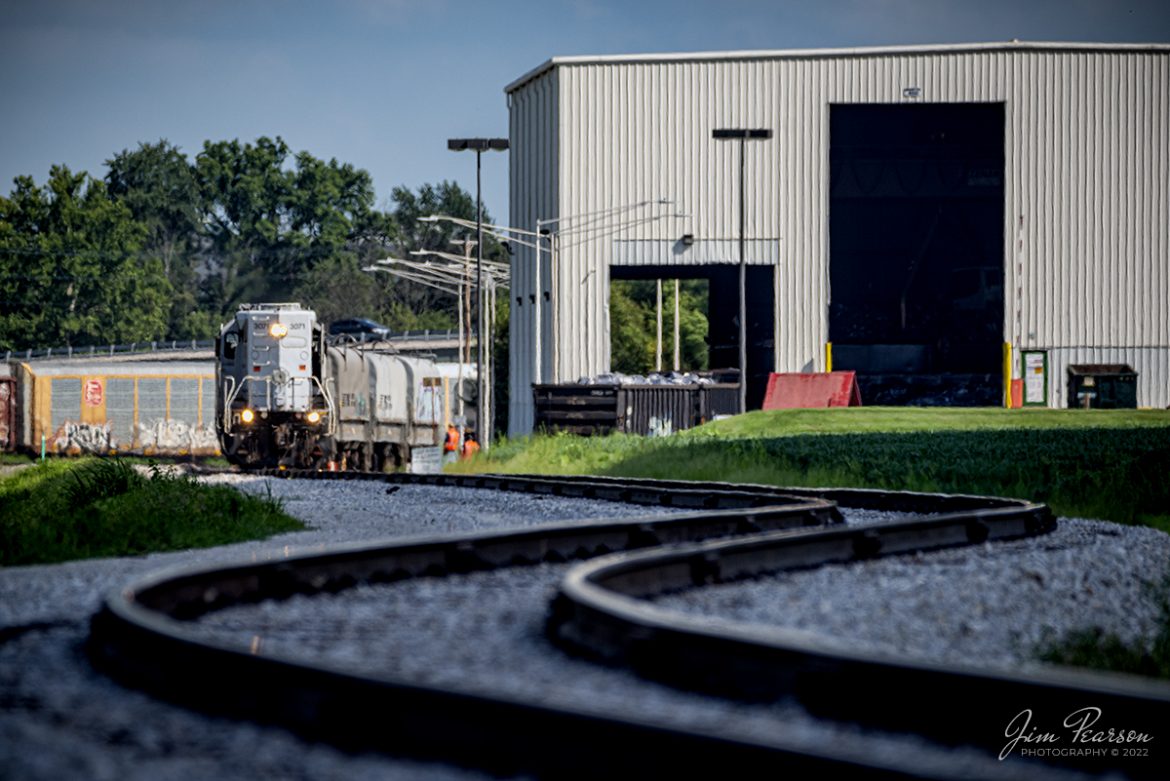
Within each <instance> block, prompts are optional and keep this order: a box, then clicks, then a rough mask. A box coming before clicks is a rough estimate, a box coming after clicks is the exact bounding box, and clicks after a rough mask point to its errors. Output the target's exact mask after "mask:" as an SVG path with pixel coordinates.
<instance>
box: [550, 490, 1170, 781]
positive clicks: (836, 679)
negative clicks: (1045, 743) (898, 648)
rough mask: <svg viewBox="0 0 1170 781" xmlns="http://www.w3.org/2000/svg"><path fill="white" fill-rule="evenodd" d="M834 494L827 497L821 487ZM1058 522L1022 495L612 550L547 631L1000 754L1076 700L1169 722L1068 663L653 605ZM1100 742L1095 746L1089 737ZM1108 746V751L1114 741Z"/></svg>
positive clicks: (1068, 759) (1083, 763) (697, 678)
mask: <svg viewBox="0 0 1170 781" xmlns="http://www.w3.org/2000/svg"><path fill="white" fill-rule="evenodd" d="M826 493H829V494H830V495H831V492H826ZM1053 528H1055V521H1054V520H1053V519H1052V517H1051V514H1050V513H1049V512H1048V510H1047V508H1046V507H1044V506H1042V505H1035V504H1027V503H1024V502H1016V503H1008V502H1004V503H1003V504H1002V505H1001V506H1000V507H998V508H995V507H990V506H988V507H985V508H984V509H981V510H972V511H969V512H961V513H954V514H949V515H944V516H941V517H937V518H931V519H926V520H915V521H905V522H899V523H894V524H889V525H881V526H874V527H869V528H864V529H822V530H817V531H803V532H792V533H787V534H762V535H758V536H756V537H752V538H750V539H736V540H730V541H714V542H708V543H700V544H695V545H688V546H679V547H675V548H672V549H655V550H650V551H641V552H632V553H622V554H613V555H609V556H606V557H602V558H599V559H596V560H594V561H591V562H589V563H586V564H582V565H579V566H577V567H574V568H573V569H572V570H571V571H570V572H569V574H568V575H566V577H565V578H564V580H563V581H562V584H561V587H560V589H559V591H558V594H557V596H556V598H555V599H554V603H553V607H552V609H551V611H550V614H549V620H548V624H547V631H548V634H549V636H550V637H551V638H552V639H553V641H554V642H556V643H558V644H559V645H561V646H562V647H565V648H567V649H570V650H572V651H574V652H577V653H581V654H584V655H586V656H589V657H592V658H595V659H601V660H604V661H606V662H609V663H620V664H624V665H628V666H630V667H632V668H633V669H634V670H635V671H636V672H637V673H638V674H640V675H642V676H644V677H647V678H650V679H653V680H657V681H660V682H665V683H668V684H671V685H673V686H676V687H679V688H684V689H687V690H691V691H699V692H703V693H706V694H712V695H716V696H722V697H730V698H733V699H739V700H746V701H756V702H769V701H777V700H782V699H785V698H795V699H796V700H798V701H799V702H800V703H801V704H802V705H804V707H805V708H806V709H808V710H809V711H810V712H812V713H814V714H817V715H820V716H824V717H826V718H831V719H835V720H838V721H847V722H857V723H862V724H869V725H875V726H880V727H882V728H886V729H894V730H903V731H909V732H914V733H916V734H920V735H924V736H927V737H929V738H931V739H934V740H936V741H940V742H942V743H944V744H948V745H961V744H966V745H974V746H977V747H980V748H983V749H990V750H992V751H994V752H996V753H1000V752H1002V751H1003V749H1004V747H1005V745H1006V744H1007V742H1008V740H1009V738H1010V736H1009V735H1008V734H1007V731H1008V728H1009V727H1010V725H1011V724H1012V722H1013V718H1015V717H1016V716H1017V715H1018V714H1021V712H1022V711H1024V710H1031V711H1032V712H1033V713H1036V714H1043V715H1044V716H1045V717H1046V721H1048V722H1051V723H1052V726H1060V725H1061V721H1063V720H1065V719H1066V718H1067V717H1069V716H1070V715H1071V714H1074V713H1076V712H1078V711H1079V710H1080V709H1082V708H1086V707H1094V708H1101V709H1102V711H1103V713H1104V714H1106V715H1107V716H1108V717H1110V719H1111V721H1112V722H1114V723H1116V722H1117V721H1122V722H1125V723H1126V724H1127V725H1131V726H1138V725H1142V726H1145V727H1146V728H1147V729H1148V728H1149V726H1150V725H1164V724H1167V723H1170V684H1167V683H1165V682H1160V681H1153V680H1150V679H1146V678H1140V677H1137V676H1127V675H1118V674H1110V673H1098V672H1088V671H1082V670H1074V669H1071V668H1043V669H1029V670H1027V671H1007V670H995V669H987V668H982V667H979V666H977V664H974V663H972V664H969V665H958V666H956V665H947V664H941V663H935V662H930V661H917V660H913V659H906V658H902V657H895V656H892V655H889V654H882V653H876V652H872V653H871V652H865V651H860V650H857V649H856V648H853V647H850V646H849V645H848V644H847V643H845V642H844V641H834V640H833V639H831V638H822V637H818V636H816V635H814V634H811V633H809V632H805V631H799V630H789V629H783V628H779V627H771V626H760V625H754V624H743V623H737V622H729V621H722V620H719V619H714V618H706V617H697V616H695V615H692V614H687V613H682V612H679V611H676V610H670V609H666V608H663V607H659V606H656V605H654V604H653V602H652V601H650V600H652V598H653V597H655V596H658V595H661V594H665V593H671V592H678V591H682V590H686V589H690V588H695V587H702V586H705V585H710V584H716V583H728V582H733V581H737V580H744V579H750V578H758V577H761V576H765V575H771V574H775V573H779V572H783V571H790V570H796V569H805V568H813V567H820V566H824V565H827V564H839V563H849V562H857V561H861V560H866V559H871V558H875V557H880V556H893V555H898V554H906V553H912V552H919V551H928V550H939V549H943V548H950V547H957V546H963V545H971V544H978V543H983V542H989V541H993V540H1010V539H1017V538H1021V537H1025V536H1030V535H1033V534H1042V533H1046V532H1048V531H1051V530H1052V529H1053ZM1095 747H1097V748H1100V746H1099V745H1097V746H1095ZM1114 747H1115V746H1113V745H1111V746H1107V747H1106V748H1114ZM1103 753H1104V754H1105V755H1106V756H1104V757H1092V756H1081V755H1080V754H1071V753H1070V754H1069V755H1068V756H1064V755H1061V754H1057V755H1055V756H1053V758H1052V761H1053V762H1055V763H1057V764H1068V765H1072V766H1076V767H1078V768H1080V769H1085V770H1090V771H1102V770H1110V771H1113V772H1119V770H1121V771H1123V772H1126V773H1128V774H1131V775H1133V776H1135V777H1151V778H1153V777H1165V776H1164V772H1165V764H1164V760H1156V759H1144V760H1143V759H1137V758H1127V759H1126V760H1125V763H1124V764H1119V763H1118V761H1117V759H1116V754H1114V757H1113V758H1112V759H1110V758H1109V757H1108V754H1109V753H1110V752H1108V751H1105V752H1103Z"/></svg>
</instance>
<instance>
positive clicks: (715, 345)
mask: <svg viewBox="0 0 1170 781" xmlns="http://www.w3.org/2000/svg"><path fill="white" fill-rule="evenodd" d="M773 274H774V267H773V266H748V267H747V302H746V303H747V313H748V322H747V340H748V343H747V406H748V409H759V408H760V406H761V405H762V404H763V401H764V392H765V391H766V390H767V388H768V375H769V374H770V373H771V372H772V371H774V367H775V361H774V356H775V347H774V342H773V334H774V333H775V311H776V300H775V294H774V290H773ZM609 275H610V279H611V280H612V281H619V280H653V279H705V280H707V306H706V310H705V314H706V317H707V365H708V367H709V368H710V370H711V371H713V372H719V371H720V370H723V369H738V366H739V266H737V265H734V264H724V263H720V264H706V265H695V266H610V270H609ZM611 310H612V306H611ZM612 316H613V313H612V311H611V317H612Z"/></svg>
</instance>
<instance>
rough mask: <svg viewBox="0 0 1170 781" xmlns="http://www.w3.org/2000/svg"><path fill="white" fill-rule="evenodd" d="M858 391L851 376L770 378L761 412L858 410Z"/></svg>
mask: <svg viewBox="0 0 1170 781" xmlns="http://www.w3.org/2000/svg"><path fill="white" fill-rule="evenodd" d="M860 406H861V391H860V390H858V388H857V374H856V373H855V372H828V373H824V372H822V373H819V374H798V373H795V372H793V373H786V374H775V373H773V374H771V375H770V376H769V377H768V391H767V392H766V393H765V394H764V407H763V408H764V409H799V408H812V407H860Z"/></svg>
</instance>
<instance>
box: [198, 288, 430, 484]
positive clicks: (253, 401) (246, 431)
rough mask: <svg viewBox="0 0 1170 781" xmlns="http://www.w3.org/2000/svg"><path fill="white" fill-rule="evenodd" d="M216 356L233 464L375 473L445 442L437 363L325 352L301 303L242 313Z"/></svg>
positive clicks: (357, 348)
mask: <svg viewBox="0 0 1170 781" xmlns="http://www.w3.org/2000/svg"><path fill="white" fill-rule="evenodd" d="M215 355H216V424H215V425H216V434H217V436H218V438H219V444H220V451H221V452H222V453H223V455H224V457H226V458H227V460H228V461H230V462H231V463H233V464H237V465H239V466H241V467H244V468H259V467H280V466H285V467H296V468H308V469H330V470H332V469H359V470H364V471H379V470H383V469H398V468H403V467H405V466H407V465H408V464H409V463H410V461H411V455H412V452H413V451H414V450H416V449H417V448H421V447H436V446H439V445H441V444H442V441H443V437H444V435H445V429H446V426H445V422H446V420H447V418H448V416H449V407H448V404H447V399H446V395H447V390H448V384H447V382H445V380H444V376H443V372H442V371H441V369H440V367H439V366H438V364H436V363H435V362H434V361H432V360H430V359H428V358H420V357H411V356H405V355H400V354H398V353H397V352H396V351H395V350H394V349H393V348H392V347H389V346H388V345H386V344H385V343H378V342H374V343H362V344H341V343H337V344H331V343H329V342H327V341H326V336H325V331H324V329H323V328H322V326H321V324H320V323H318V322H317V316H316V314H315V313H314V312H313V311H312V310H310V309H305V308H302V307H301V305H300V304H296V303H281V304H243V305H241V306H240V308H239V311H237V312H236V315H235V318H234V319H233V320H231V321H230V322H228V323H227V324H226V325H224V326H223V327H222V328H221V329H220V333H219V338H218V339H217V340H216V349H215Z"/></svg>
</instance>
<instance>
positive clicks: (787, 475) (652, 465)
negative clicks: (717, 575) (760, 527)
mask: <svg viewBox="0 0 1170 781" xmlns="http://www.w3.org/2000/svg"><path fill="white" fill-rule="evenodd" d="M452 469H453V470H456V471H482V472H511V473H540V474H599V475H622V476H629V477H657V478H675V479H684V480H726V481H730V482H743V483H765V484H770V485H781V486H783V485H792V486H850V487H868V488H887V489H896V490H911V491H931V492H944V493H968V494H984V495H993V496H1009V497H1018V498H1024V499H1032V500H1035V501H1041V502H1046V503H1048V505H1049V506H1051V507H1052V508H1053V510H1054V511H1055V512H1056V513H1057V514H1059V515H1064V516H1080V517H1089V518H1104V519H1108V520H1113V521H1117V522H1120V523H1137V524H1146V525H1150V526H1153V527H1156V528H1159V529H1161V530H1163V531H1170V412H1167V411H1145V410H1142V411H1122V410H1117V411H1113V410H1110V411H1106V410H1099V411H1098V410H1089V411H1085V410H996V409H937V408H930V409H926V408H898V409H882V408H872V407H871V408H855V409H831V410H830V409H822V410H781V411H775V412H752V413H749V414H747V415H740V416H736V417H734V418H729V419H726V420H721V421H716V422H714V423H710V424H708V425H706V426H702V427H700V428H698V429H695V430H693V431H687V432H681V433H679V434H678V435H676V436H673V437H667V438H657V439H650V438H645V437H636V436H620V435H619V436H610V437H598V438H580V437H571V436H537V437H533V438H531V439H525V440H517V441H511V442H502V443H500V445H499V446H497V447H495V448H493V449H492V451H491V452H490V453H489V454H487V455H483V456H480V457H478V458H476V459H475V460H473V461H471V462H469V463H461V464H458V465H456V466H455V467H452ZM1149 576H1150V580H1151V588H1155V589H1157V590H1158V591H1159V592H1160V593H1161V595H1162V598H1163V601H1164V602H1167V596H1166V595H1167V594H1170V580H1167V581H1162V578H1163V577H1165V576H1166V573H1149ZM1160 581H1161V582H1160ZM1036 652H1037V655H1038V656H1040V657H1041V658H1044V659H1047V660H1049V661H1052V662H1056V663H1059V664H1068V665H1074V666H1083V667H1092V668H1096V669H1106V670H1114V671H1120V672H1129V673H1137V674H1141V675H1152V676H1160V677H1164V678H1165V677H1170V604H1167V606H1166V607H1165V608H1164V610H1163V620H1162V628H1161V631H1160V632H1159V634H1158V636H1157V637H1155V638H1153V641H1152V644H1151V645H1150V646H1149V647H1134V646H1127V645H1125V644H1124V643H1122V642H1121V641H1120V640H1119V639H1118V638H1116V637H1114V636H1109V635H1103V634H1100V633H1096V632H1083V633H1078V634H1075V635H1072V636H1070V637H1067V638H1063V639H1062V640H1059V641H1056V642H1054V643H1051V644H1049V645H1047V646H1046V647H1044V648H1040V649H1037V651H1036Z"/></svg>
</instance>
